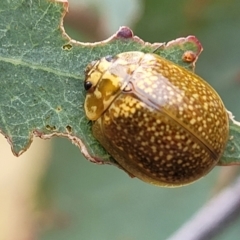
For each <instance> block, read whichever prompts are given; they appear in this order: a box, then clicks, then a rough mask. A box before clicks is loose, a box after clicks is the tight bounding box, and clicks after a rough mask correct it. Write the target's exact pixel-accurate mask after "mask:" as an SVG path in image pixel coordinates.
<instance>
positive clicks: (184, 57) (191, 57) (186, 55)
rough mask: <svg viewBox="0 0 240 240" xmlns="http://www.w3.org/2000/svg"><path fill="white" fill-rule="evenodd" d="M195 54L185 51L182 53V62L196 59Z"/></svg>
mask: <svg viewBox="0 0 240 240" xmlns="http://www.w3.org/2000/svg"><path fill="white" fill-rule="evenodd" d="M196 57H197V56H196V54H195V53H194V52H193V51H186V52H184V53H183V55H182V60H183V61H184V62H188V63H192V62H194V61H195V60H196Z"/></svg>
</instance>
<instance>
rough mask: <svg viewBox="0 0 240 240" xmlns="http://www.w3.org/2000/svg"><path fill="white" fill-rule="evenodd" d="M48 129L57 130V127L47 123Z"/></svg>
mask: <svg viewBox="0 0 240 240" xmlns="http://www.w3.org/2000/svg"><path fill="white" fill-rule="evenodd" d="M46 129H47V130H49V131H56V127H55V126H50V125H49V124H47V125H46Z"/></svg>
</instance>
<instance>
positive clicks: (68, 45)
mask: <svg viewBox="0 0 240 240" xmlns="http://www.w3.org/2000/svg"><path fill="white" fill-rule="evenodd" d="M62 49H63V50H71V49H72V45H71V44H65V45H63V46H62Z"/></svg>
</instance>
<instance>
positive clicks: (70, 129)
mask: <svg viewBox="0 0 240 240" xmlns="http://www.w3.org/2000/svg"><path fill="white" fill-rule="evenodd" d="M66 129H67V131H68V132H69V133H71V132H72V127H71V126H69V125H67V126H66Z"/></svg>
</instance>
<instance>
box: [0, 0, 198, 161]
mask: <svg viewBox="0 0 240 240" xmlns="http://www.w3.org/2000/svg"><path fill="white" fill-rule="evenodd" d="M67 6H68V5H67V2H64V3H61V2H60V3H57V2H48V1H46V0H40V1H28V0H24V1H17V0H15V1H14V0H12V1H8V2H5V4H4V5H3V9H2V10H1V15H0V22H1V31H0V33H1V36H0V46H1V47H0V54H1V55H0V60H1V64H0V71H1V82H0V87H1V89H2V93H1V96H0V113H1V118H0V127H1V131H2V133H3V134H4V135H5V136H6V138H8V141H9V142H10V144H11V145H12V149H13V153H14V154H15V155H19V154H21V153H22V152H23V151H25V150H26V149H27V148H28V146H29V145H30V143H31V139H32V136H33V134H34V135H37V136H39V137H41V138H49V137H51V136H54V135H56V136H65V137H68V138H70V139H71V140H72V141H73V142H74V143H75V144H76V145H78V146H79V147H81V148H82V152H83V153H84V155H85V156H86V157H87V158H88V159H89V160H91V161H94V162H102V161H104V162H108V161H110V156H109V155H108V154H107V153H106V152H105V150H103V148H102V147H101V146H100V145H99V144H98V142H97V141H96V140H95V139H94V137H93V136H92V133H91V124H90V123H89V121H88V120H87V119H86V117H85V113H84V110H83V103H84V98H85V91H84V89H83V79H84V69H85V67H86V65H87V64H88V63H89V62H91V61H93V60H95V59H99V58H100V57H103V56H106V55H109V54H117V53H120V52H123V51H132V50H138V51H145V52H149V51H150V52H152V51H153V50H155V48H156V45H159V44H155V45H151V44H149V43H147V44H145V43H144V42H143V41H142V40H141V39H139V38H138V37H133V36H132V32H131V30H130V29H128V28H125V27H123V28H121V29H120V30H119V31H118V32H117V33H116V34H115V35H113V36H112V37H111V38H109V39H108V40H106V41H105V42H100V43H95V44H90V43H86V44H83V43H80V42H76V41H74V40H71V39H70V38H69V37H68V36H67V35H66V34H65V32H64V29H63V27H62V25H63V23H62V21H63V16H64V15H65V13H66V11H67ZM180 40H181V48H182V49H179V51H178V52H181V53H180V54H183V53H184V51H186V49H187V50H189V51H190V50H192V51H193V52H194V51H196V53H195V54H196V55H198V54H199V53H200V51H201V46H197V47H196V43H194V40H193V39H192V37H191V41H188V38H186V39H184V38H181V39H180ZM177 41H178V40H177ZM177 41H176V42H177ZM176 42H175V43H176ZM173 45H174V44H171V45H170V46H169V47H168V46H167V47H166V48H165V47H164V45H162V47H161V48H160V49H159V51H160V52H161V54H162V56H164V57H166V58H168V59H170V60H175V61H177V60H176V59H177V58H176V57H175V56H174V54H172V52H173ZM176 45H177V44H175V45H174V47H175V48H176ZM185 45H187V46H186V48H184V46H185ZM165 49H166V50H165ZM169 52H171V54H169ZM178 61H181V59H180V60H178ZM183 63H184V62H183ZM184 65H185V67H189V68H191V66H192V65H193V62H190V63H187V64H186V63H184Z"/></svg>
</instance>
